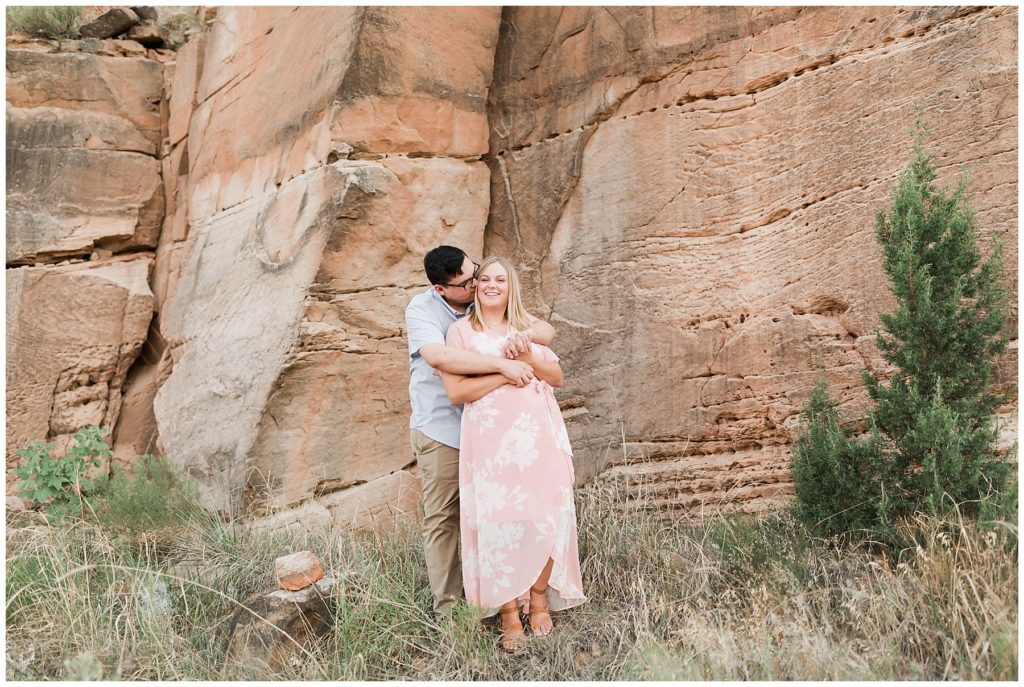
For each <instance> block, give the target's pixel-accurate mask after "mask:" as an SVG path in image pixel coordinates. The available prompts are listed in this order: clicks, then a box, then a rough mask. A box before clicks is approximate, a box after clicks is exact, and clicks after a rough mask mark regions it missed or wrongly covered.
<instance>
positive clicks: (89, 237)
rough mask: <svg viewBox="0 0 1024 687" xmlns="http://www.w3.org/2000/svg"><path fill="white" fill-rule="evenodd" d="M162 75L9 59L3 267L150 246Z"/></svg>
mask: <svg viewBox="0 0 1024 687" xmlns="http://www.w3.org/2000/svg"><path fill="white" fill-rule="evenodd" d="M161 73H162V68H161V65H160V63H158V62H155V61H153V60H149V59H130V58H112V57H105V56H99V55H90V54H85V53H56V54H47V53H40V52H34V51H30V50H13V49H12V50H8V51H7V104H8V109H7V169H8V173H7V264H8V265H12V264H13V265H18V264H31V263H33V262H35V261H43V262H50V261H53V260H54V259H56V258H59V257H65V256H82V255H84V256H88V255H89V254H90V252H91V251H92V249H93V248H94V247H102V248H105V249H109V250H115V251H116V250H123V249H127V248H142V247H154V246H155V245H156V240H157V235H158V233H159V230H160V222H161V220H162V218H163V214H164V197H163V189H162V187H161V183H160V164H159V162H158V160H157V159H156V156H157V153H158V147H159V144H160V110H159V102H160V98H161V88H162V79H161Z"/></svg>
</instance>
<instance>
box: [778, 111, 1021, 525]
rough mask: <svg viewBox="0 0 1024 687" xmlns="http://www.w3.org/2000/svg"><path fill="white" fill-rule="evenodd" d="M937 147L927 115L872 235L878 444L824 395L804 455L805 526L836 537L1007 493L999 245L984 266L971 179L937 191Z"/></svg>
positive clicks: (800, 449) (799, 485)
mask: <svg viewBox="0 0 1024 687" xmlns="http://www.w3.org/2000/svg"><path fill="white" fill-rule="evenodd" d="M929 133H930V132H929V131H928V130H927V128H926V127H925V125H924V123H923V121H922V120H921V117H920V115H918V117H917V120H916V122H915V128H914V155H913V158H912V160H911V161H910V163H909V164H908V165H907V166H906V167H905V168H904V169H903V170H902V172H901V173H900V176H899V180H898V182H897V185H896V189H895V191H894V193H893V199H892V205H891V207H890V209H889V211H888V213H886V212H884V211H882V212H879V213H878V216H877V218H876V223H875V235H876V237H877V239H878V242H879V244H880V246H881V248H882V265H883V268H884V269H885V273H886V275H887V276H888V278H889V282H890V286H891V289H892V293H893V295H894V296H895V297H896V303H897V306H896V309H895V310H894V311H893V312H890V313H884V314H881V315H880V320H881V325H882V326H881V331H880V332H879V335H878V347H879V350H880V351H881V353H882V356H883V357H884V358H885V360H886V361H888V362H889V363H890V364H892V365H893V366H894V367H895V372H894V373H893V374H892V376H891V377H890V379H889V380H888V383H883V382H882V380H880V379H879V378H878V377H877V376H876V375H874V374H872V373H869V372H865V373H864V381H865V384H866V385H867V389H868V393H869V394H870V397H871V399H872V401H874V404H875V406H874V408H873V409H872V410H871V411H870V424H871V437H870V438H868V439H862V440H856V439H852V438H850V437H849V436H847V435H845V434H844V433H843V432H842V430H840V428H839V425H838V417H837V414H836V413H835V412H834V405H833V404H832V403H831V401H829V399H828V396H827V392H826V391H825V389H824V387H820V388H818V389H816V392H815V395H814V396H813V397H812V399H811V403H810V404H809V405H808V407H807V409H805V412H804V426H805V432H804V434H803V435H802V437H801V438H800V439H798V441H797V442H796V444H795V446H794V467H793V472H794V483H795V485H796V491H797V504H796V506H795V508H796V512H797V514H798V516H799V517H801V519H803V520H804V521H805V522H809V523H810V524H814V525H817V526H818V527H819V528H820V529H825V530H826V531H832V532H840V531H846V530H847V529H848V528H849V526H850V525H854V524H855V526H868V527H870V528H871V529H877V528H881V529H887V527H888V525H889V524H890V523H891V522H892V521H893V520H895V519H897V518H899V517H902V516H904V515H907V514H909V513H912V512H914V511H924V512H928V513H938V512H941V511H943V510H945V509H947V508H949V507H952V506H953V504H957V505H958V507H959V506H962V505H964V504H966V506H967V508H968V510H970V509H972V508H974V509H976V507H977V505H978V504H979V503H981V502H982V501H984V500H985V499H990V498H992V497H993V496H994V497H999V496H1000V495H1006V494H1008V492H1009V487H1008V482H1009V479H1010V475H1011V473H1012V468H1011V466H1010V465H1009V464H1007V463H1006V462H1005V461H1003V460H1000V459H999V458H998V457H997V456H996V454H995V450H994V448H995V442H996V438H997V430H996V427H995V423H994V413H995V410H996V409H997V408H998V407H999V406H1000V405H1001V404H1002V403H1004V402H1005V401H1006V400H1007V399H1008V398H1009V396H1010V394H1012V393H1013V390H1012V389H1010V390H1006V391H1003V392H998V391H996V390H995V389H994V383H995V381H996V379H995V374H996V358H997V356H998V355H999V354H1000V353H1002V352H1003V351H1004V350H1005V349H1006V345H1007V336H1006V335H1005V333H1004V331H1003V330H1004V324H1005V321H1006V315H1007V305H1006V303H1007V297H1006V290H1005V288H1004V287H1003V286H1002V285H1001V284H1000V283H999V279H1000V276H1001V275H1002V261H1001V250H1002V245H1001V243H1000V242H998V241H997V242H996V243H995V246H994V247H993V249H992V251H991V253H990V255H989V256H988V257H987V258H984V257H983V256H982V254H981V251H980V250H979V248H978V229H977V223H976V220H975V216H974V212H973V211H972V210H971V208H970V205H969V201H970V194H969V192H968V186H969V180H968V178H967V177H966V175H964V176H961V178H960V181H959V183H958V185H957V187H956V189H955V190H954V191H953V192H952V193H947V191H946V190H945V189H943V188H938V187H936V185H935V183H934V182H935V179H936V177H937V173H936V171H935V166H934V163H933V160H932V158H931V157H930V156H929V155H928V154H927V153H926V152H925V150H924V143H925V140H926V138H927V137H928V135H929ZM823 475H824V477H827V478H828V479H824V477H823ZM823 480H824V482H825V484H823V483H822V482H823ZM829 480H831V482H832V486H828V487H827V489H830V490H834V491H833V493H832V494H831V495H829V494H828V493H826V492H825V490H823V489H822V487H823V486H826V484H827V483H829ZM851 499H852V501H851ZM866 508H867V509H868V510H866ZM841 513H845V514H846V515H840V514H841ZM854 516H857V517H854ZM871 520H873V521H874V527H871V526H870V524H869V521H871Z"/></svg>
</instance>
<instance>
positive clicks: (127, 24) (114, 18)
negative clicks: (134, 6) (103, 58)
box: [79, 7, 139, 38]
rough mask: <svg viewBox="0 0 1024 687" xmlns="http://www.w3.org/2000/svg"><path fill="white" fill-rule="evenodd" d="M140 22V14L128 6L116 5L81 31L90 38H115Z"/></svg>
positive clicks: (80, 31)
mask: <svg viewBox="0 0 1024 687" xmlns="http://www.w3.org/2000/svg"><path fill="white" fill-rule="evenodd" d="M138 23H139V15H137V14H135V12H133V11H132V10H130V9H128V8H127V7H114V8H113V9H111V10H108V11H106V12H104V13H103V14H101V15H100V16H99V17H97V18H96V19H94V20H93V21H91V22H88V23H87V24H83V25H82V26H81V28H80V29H79V33H81V34H82V35H83V36H86V37H88V38H113V37H114V36H119V35H121V34H122V33H124V32H125V31H127V30H128V29H129V28H131V27H132V26H134V25H135V24H138Z"/></svg>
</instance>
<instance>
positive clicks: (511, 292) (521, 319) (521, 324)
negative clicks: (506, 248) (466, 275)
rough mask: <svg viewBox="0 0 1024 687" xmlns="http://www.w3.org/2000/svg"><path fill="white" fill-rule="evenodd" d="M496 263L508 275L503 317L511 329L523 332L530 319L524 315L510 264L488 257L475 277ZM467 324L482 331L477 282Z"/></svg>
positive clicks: (478, 285)
mask: <svg viewBox="0 0 1024 687" xmlns="http://www.w3.org/2000/svg"><path fill="white" fill-rule="evenodd" d="M494 263H498V264H499V265H501V266H502V267H504V268H505V271H506V272H507V273H508V304H507V305H506V306H505V317H506V318H508V323H509V324H510V325H512V328H513V329H517V330H519V331H523V330H525V329H527V328H529V326H530V318H529V317H528V316H527V314H526V308H524V307H523V294H522V291H521V290H520V288H519V276H518V275H517V274H516V268H515V267H513V266H512V263H511V262H509V261H508V260H506V259H505V258H499V257H497V256H495V255H492V256H490V257H489V258H487V259H486V260H484V261H483V263H481V264H480V267H479V268H478V269H477V271H476V273H477V276H479V275H481V274H483V273H484V270H485V269H487V268H488V267H490V266H491V265H493V264H494ZM469 323H470V325H472V327H473V329H475V330H477V331H478V332H480V331H483V329H484V320H483V317H481V315H480V282H479V281H478V282H477V291H476V294H475V295H474V296H473V312H472V313H470V315H469Z"/></svg>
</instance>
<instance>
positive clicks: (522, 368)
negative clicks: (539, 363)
mask: <svg viewBox="0 0 1024 687" xmlns="http://www.w3.org/2000/svg"><path fill="white" fill-rule="evenodd" d="M498 368H499V370H498V371H499V372H501V374H502V375H504V377H505V378H506V379H508V381H509V382H511V383H512V384H515V385H516V386H526V385H527V384H529V383H530V381H531V380H533V377H534V374H533V368H532V367H530V365H529V364H528V363H525V362H523V361H521V360H502V361H501V362H500V363H499V364H498Z"/></svg>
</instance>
